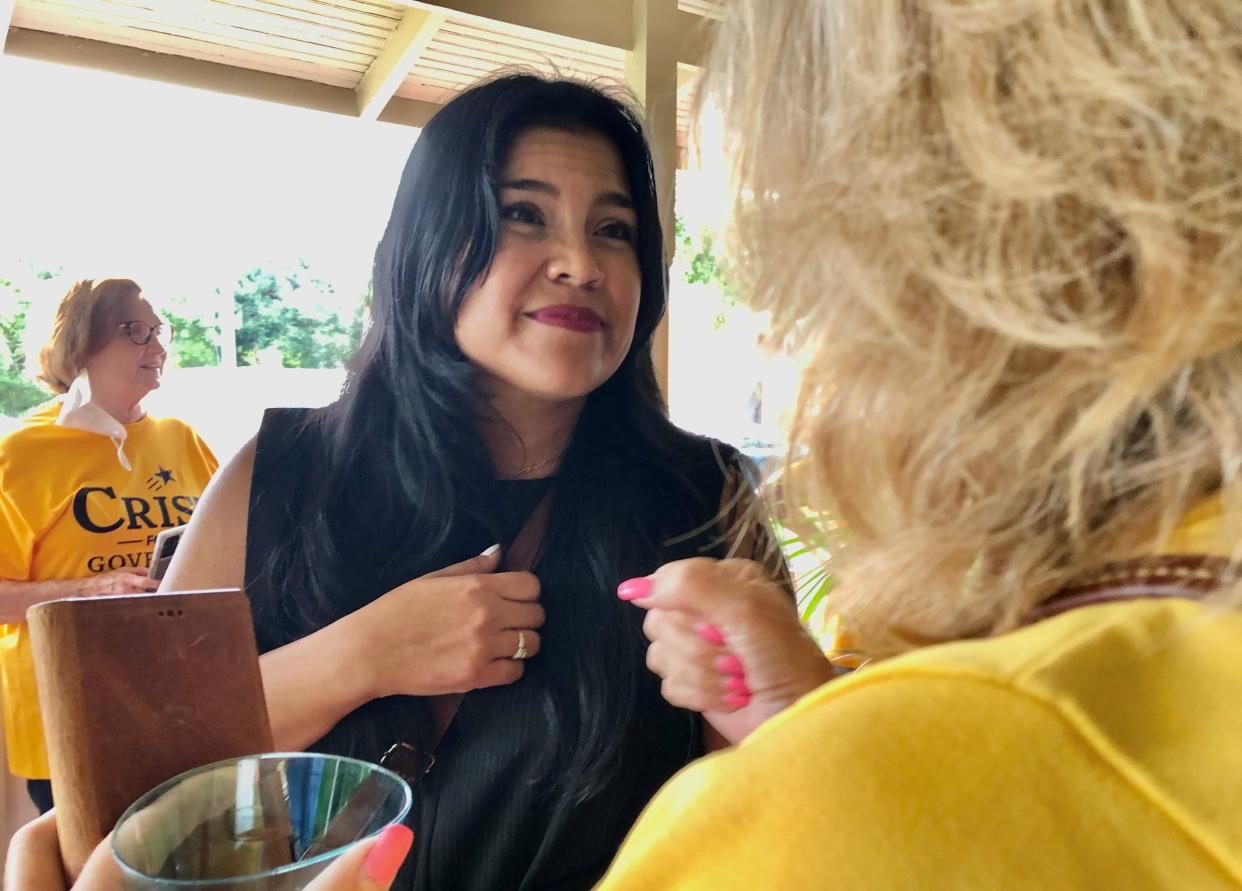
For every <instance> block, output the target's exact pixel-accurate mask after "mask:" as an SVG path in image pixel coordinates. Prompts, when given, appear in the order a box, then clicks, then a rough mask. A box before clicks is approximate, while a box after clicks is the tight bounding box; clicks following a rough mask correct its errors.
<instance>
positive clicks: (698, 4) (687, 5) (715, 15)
mask: <svg viewBox="0 0 1242 891" xmlns="http://www.w3.org/2000/svg"><path fill="white" fill-rule="evenodd" d="M677 8H678V9H680V10H681V11H682V12H690V13H694V14H695V15H701V16H705V17H706V18H709V19H720V18H724V3H722V2H721V0H677Z"/></svg>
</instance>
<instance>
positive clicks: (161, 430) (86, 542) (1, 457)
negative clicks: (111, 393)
mask: <svg viewBox="0 0 1242 891" xmlns="http://www.w3.org/2000/svg"><path fill="white" fill-rule="evenodd" d="M59 410H60V406H59V403H57V402H52V403H49V404H47V405H45V406H42V407H41V408H40V409H38V410H36V412H35V413H33V414H32V415H31V416H30V417H29V418H28V419H27V424H26V426H24V427H22V428H21V429H19V430H16V431H14V432H13V433H11V434H9V435H8V436H7V437H5V438H4V439H2V440H0V578H2V579H9V580H13V581H48V580H53V579H76V578H84V577H87V576H90V575H94V574H97V573H102V572H107V571H108V570H113V569H132V568H135V567H141V568H143V569H146V568H148V566H149V564H150V560H151V548H152V545H153V544H154V543H155V535H156V533H157V532H159V531H160V530H161V529H166V528H169V527H172V526H179V525H181V524H182V523H185V522H187V521H188V520H189V519H190V514H191V513H192V512H193V510H194V505H195V503H196V502H197V501H198V498H199V496H200V495H201V494H202V492H203V489H204V488H205V487H206V485H207V481H208V480H209V479H210V478H211V475H212V474H213V473H214V472H215V470H216V466H217V462H216V459H215V456H214V455H212V453H211V450H210V449H208V448H207V445H206V444H205V443H204V442H203V441H202V440H201V439H199V437H198V435H197V434H196V433H195V432H194V431H193V430H192V429H191V428H190V427H189V426H188V425H186V424H185V423H184V422H182V421H178V420H176V419H173V418H164V419H159V420H157V419H155V418H151V417H149V416H148V417H145V418H143V419H142V420H140V421H137V422H135V423H133V424H127V425H126V430H127V438H126V440H125V454H126V457H128V459H129V462H130V465H131V467H132V468H133V470H132V471H127V470H125V469H123V468H122V467H121V465H120V462H119V461H118V460H117V457H116V447H115V446H113V444H112V442H111V441H110V440H109V439H108V438H107V437H105V436H101V435H99V434H96V433H87V432H85V431H82V430H75V429H72V428H69V427H58V426H56V425H55V424H54V422H55V420H56V416H57V414H58V413H59ZM0 681H2V682H3V687H4V733H5V743H6V745H7V747H8V752H9V769H10V770H11V771H12V772H13V773H15V774H17V775H18V776H22V777H27V778H31V779H42V778H46V777H47V776H48V767H47V752H46V749H45V746H44V742H43V728H42V724H41V722H40V718H39V706H38V694H37V690H36V687H35V676H34V662H33V658H32V656H31V651H30V637H29V634H28V633H27V629H26V624H25V623H24V622H19V623H13V624H7V625H5V624H0Z"/></svg>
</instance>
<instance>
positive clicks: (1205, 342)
mask: <svg viewBox="0 0 1242 891" xmlns="http://www.w3.org/2000/svg"><path fill="white" fill-rule="evenodd" d="M1240 40H1242V7H1240V6H1239V4H1238V3H1237V0H1184V2H1177V0H743V2H739V3H737V4H736V7H735V9H734V10H733V14H732V16H731V18H730V19H729V21H728V22H726V23H725V24H724V25H723V26H722V28H721V31H720V37H719V42H718V44H717V47H716V50H715V53H714V56H713V59H712V62H711V65H710V67H709V76H708V79H707V88H706V92H705V97H706V101H707V103H708V107H709V108H710V107H712V106H718V107H719V108H720V109H721V111H722V112H723V115H724V123H725V133H726V134H728V136H726V146H725V147H726V149H727V155H728V158H729V160H730V164H731V172H732V174H733V184H734V189H735V191H734V194H733V205H734V212H733V215H732V218H731V220H730V232H729V235H730V245H731V253H732V256H734V257H735V258H736V259H737V263H736V266H737V270H738V277H739V280H740V281H739V284H740V285H741V286H742V289H743V293H745V294H747V295H748V297H749V298H750V300H751V301H752V302H753V303H754V304H755V305H756V306H757V307H758V308H760V309H766V310H770V311H771V313H772V317H773V320H774V325H775V327H776V329H777V333H779V334H780V335H781V336H783V337H786V338H789V339H791V340H792V341H793V342H794V343H795V344H797V345H798V346H799V347H801V348H802V349H803V350H804V351H805V355H806V356H807V358H808V368H807V373H806V377H805V382H804V387H803V391H802V394H801V401H800V412H799V420H798V423H797V425H796V429H795V431H794V442H795V447H797V446H807V447H809V450H810V455H811V459H812V464H813V466H814V469H815V473H814V474H813V477H814V482H813V483H812V485H813V487H814V489H813V491H812V492H811V493H809V494H810V497H811V499H812V501H813V502H814V503H817V504H823V505H824V506H826V507H828V508H829V509H831V510H832V511H834V512H835V513H836V514H837V515H838V516H839V518H840V519H841V520H843V521H844V522H845V524H846V525H847V526H848V527H849V529H850V530H851V535H852V540H851V546H850V560H849V561H848V562H847V563H845V564H844V566H843V571H844V574H845V575H844V582H845V583H844V584H843V585H842V586H841V587H840V588H839V591H840V596H839V598H838V601H837V607H838V608H839V609H841V610H842V611H843V612H844V613H845V614H846V616H847V618H848V620H849V621H850V623H851V624H852V626H853V627H854V629H855V630H856V631H858V633H859V634H860V635H861V636H862V637H863V639H864V641H865V645H866V646H869V647H870V648H871V649H873V650H874V651H876V652H894V651H898V650H901V649H904V648H908V647H910V646H914V645H917V644H918V643H921V642H925V641H930V640H940V639H949V638H956V637H962V636H967V635H974V634H987V633H995V632H997V631H1000V630H1004V629H1006V628H1009V627H1012V626H1013V625H1014V624H1015V623H1016V622H1017V621H1018V620H1019V619H1020V617H1021V616H1022V615H1023V614H1024V613H1026V612H1027V611H1028V610H1029V608H1030V607H1031V606H1032V605H1033V604H1034V603H1036V602H1038V601H1039V600H1040V599H1042V598H1044V597H1046V596H1047V595H1048V594H1049V593H1051V592H1053V591H1055V590H1057V589H1058V588H1059V587H1061V586H1062V585H1064V584H1065V583H1066V582H1067V581H1068V580H1070V579H1072V578H1073V577H1075V576H1076V575H1079V574H1080V573H1082V572H1084V571H1086V570H1088V569H1090V568H1092V567H1095V566H1098V565H1099V564H1100V563H1102V562H1105V561H1107V560H1110V559H1115V558H1122V557H1127V556H1133V555H1135V554H1136V553H1141V552H1143V551H1144V550H1145V549H1148V548H1150V547H1152V546H1153V544H1154V543H1155V542H1157V541H1158V540H1159V539H1160V538H1161V537H1162V536H1163V534H1165V533H1166V532H1167V530H1168V529H1169V528H1170V527H1171V526H1172V524H1174V523H1175V522H1176V519H1177V517H1178V515H1179V514H1180V513H1181V512H1182V510H1183V509H1184V508H1185V506H1186V505H1187V504H1189V503H1190V502H1191V501H1192V500H1194V499H1196V498H1198V497H1201V496H1202V495H1203V494H1205V493H1206V492H1209V491H1211V490H1212V489H1213V488H1215V487H1218V486H1227V485H1228V484H1229V483H1230V482H1232V481H1233V480H1234V478H1235V477H1236V475H1237V472H1238V464H1239V460H1240V459H1242V51H1240V49H1239V41H1240ZM1235 488H1236V487H1235ZM1226 492H1227V493H1228V492H1229V490H1226Z"/></svg>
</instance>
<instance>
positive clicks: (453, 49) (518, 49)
mask: <svg viewBox="0 0 1242 891" xmlns="http://www.w3.org/2000/svg"><path fill="white" fill-rule="evenodd" d="M428 50H430V51H439V52H444V53H458V54H463V55H465V54H469V55H474V56H481V57H484V58H487V57H491V58H496V57H503V58H509V59H527V58H551V59H572V60H574V61H575V62H578V63H580V64H582V65H584V66H587V67H590V68H597V69H600V70H606V71H624V70H625V59H624V57H619V58H609V57H607V56H591V55H586V54H582V53H573V52H568V51H566V50H565V49H563V48H561V47H557V46H554V45H550V44H544V45H534V44H523V43H519V42H517V41H516V40H514V39H513V38H512V37H510V38H509V39H487V38H483V37H480V36H477V35H474V34H463V33H460V32H457V31H453V30H449V29H447V28H445V29H443V30H442V31H441V33H440V34H439V35H437V37H436V40H435V41H434V42H433V43H432V45H431V46H430V47H428Z"/></svg>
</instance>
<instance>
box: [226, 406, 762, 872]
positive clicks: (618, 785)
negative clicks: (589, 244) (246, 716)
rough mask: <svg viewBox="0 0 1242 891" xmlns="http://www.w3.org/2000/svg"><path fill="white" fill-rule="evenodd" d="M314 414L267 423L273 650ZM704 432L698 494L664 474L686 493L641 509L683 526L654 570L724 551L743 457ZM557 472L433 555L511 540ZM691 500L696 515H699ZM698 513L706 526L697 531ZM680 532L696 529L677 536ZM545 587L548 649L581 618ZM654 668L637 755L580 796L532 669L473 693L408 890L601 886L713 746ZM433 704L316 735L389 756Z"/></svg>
mask: <svg viewBox="0 0 1242 891" xmlns="http://www.w3.org/2000/svg"><path fill="white" fill-rule="evenodd" d="M312 418H313V413H311V412H309V411H306V410H297V409H272V410H269V411H268V412H267V413H266V415H265V417H264V420H263V425H262V427H261V429H260V432H259V436H258V441H257V448H256V452H255V464H254V473H253V477H252V481H251V492H250V507H249V527H248V533H247V539H246V574H245V577H246V590H247V592H248V593H249V595H250V597H251V599H252V601H253V602H254V604H255V622H256V636H257V638H258V642H259V649H260V651H261V652H266V651H268V650H271V649H275V648H276V647H279V646H283V645H284V644H286V643H288V642H290V640H293V639H296V638H297V637H298V636H299V635H298V634H297V633H296V632H294V631H292V630H291V623H290V621H289V620H288V619H287V618H286V617H285V616H284V614H283V613H282V612H281V611H280V610H278V609H271V608H269V607H268V606H267V605H268V604H270V603H272V602H273V601H274V600H278V599H279V597H280V596H281V595H283V594H288V595H289V596H295V592H284V591H282V590H281V588H280V580H279V579H278V578H275V577H274V576H275V575H276V573H275V572H274V571H273V570H272V561H271V555H272V554H273V553H275V552H276V551H277V550H278V549H279V548H281V547H282V545H284V544H285V543H286V542H287V541H288V540H289V537H290V533H291V531H292V530H293V529H294V528H295V524H297V523H298V522H299V518H300V514H301V510H302V508H303V506H304V503H305V500H306V495H307V493H308V491H309V489H310V487H311V486H313V484H314V479H315V473H316V468H317V467H318V466H320V464H321V462H322V461H323V460H324V456H325V454H326V442H325V441H324V433H323V430H322V428H321V427H319V426H317V425H316V424H314V423H310V420H311V419H312ZM698 443H699V446H698V448H699V451H701V459H699V458H696V459H695V461H694V465H695V466H694V468H693V472H692V473H691V474H689V477H690V478H689V479H688V481H687V483H688V485H689V487H690V488H689V490H688V492H689V497H688V498H687V497H686V493H684V492H683V493H681V495H680V496H676V495H674V494H672V493H669V492H668V491H667V490H664V491H665V496H664V497H665V498H666V499H668V498H672V497H680V498H681V499H682V503H678V504H672V503H665V504H654V505H652V512H651V516H650V517H648V518H636V523H637V524H642V523H644V522H645V523H648V524H649V523H650V522H651V518H652V517H661V516H677V517H678V518H679V519H678V520H677V522H676V523H675V524H674V528H671V529H670V528H664V529H663V530H662V531H663V532H664V533H665V537H664V538H662V539H660V540H661V541H667V540H670V539H678V538H679V539H680V540H679V541H678V543H674V544H668V545H664V546H663V547H662V550H663V553H662V554H661V555H660V559H659V560H658V561H657V562H656V564H655V565H652V566H648V567H636V571H635V572H634V573H633V574H635V575H638V574H644V573H649V572H652V571H654V570H655V569H656V568H657V566H658V565H660V564H662V563H664V562H668V561H670V560H677V559H682V558H686V557H691V556H702V555H705V554H706V555H709V556H720V555H721V551H722V546H721V536H720V534H719V529H718V527H717V526H716V524H715V520H716V514H717V512H718V509H719V506H720V502H721V494H722V491H723V486H724V471H723V470H722V469H721V468H722V466H728V464H729V463H731V462H732V461H735V460H737V454H736V452H734V451H732V450H731V449H728V448H727V447H724V446H721V445H720V444H718V443H714V442H712V441H708V440H700V441H698ZM552 482H553V481H552V480H529V481H510V482H504V483H501V484H500V485H499V488H498V491H499V497H498V499H497V503H496V504H495V505H494V513H495V515H494V516H493V517H491V518H490V520H491V522H490V524H489V525H490V526H491V529H490V530H489V529H487V528H484V526H483V525H482V524H480V523H477V522H474V521H471V520H462V521H459V522H457V523H456V524H455V525H454V526H453V527H452V528H451V529H450V531H449V543H448V545H447V546H446V547H445V548H444V551H443V553H441V554H440V555H438V556H437V558H436V560H435V561H434V562H435V563H436V564H437V565H438V566H445V565H449V564H451V563H455V562H458V561H460V560H463V559H466V558H468V557H472V556H474V555H477V554H478V553H480V552H481V551H482V550H483V549H484V548H486V547H488V546H490V545H491V544H493V543H495V537H496V530H499V531H500V535H501V539H502V540H501V543H502V544H507V543H508V542H509V541H510V540H512V538H513V537H514V536H515V535H516V534H517V532H518V530H519V529H520V528H521V526H522V524H523V523H524V522H525V520H526V518H527V517H528V516H529V514H530V512H531V511H532V510H533V509H534V507H535V505H536V504H537V503H538V502H539V500H540V498H541V497H542V496H543V494H544V493H545V492H546V491H547V490H548V488H549V486H551V485H552ZM685 501H689V502H691V503H693V504H694V509H693V510H691V511H689V512H687V509H686V505H685V503H684V502H685ZM694 514H697V518H696V519H688V518H690V517H691V516H692V515H694ZM696 527H697V534H690V533H694V532H695V530H696ZM641 532H642V530H641V529H636V533H641ZM678 532H680V533H687V534H684V535H681V536H677V535H676V533H678ZM669 533H673V534H672V535H670V534H669ZM555 556H556V555H555V554H549V553H548V552H547V551H546V550H545V551H544V553H543V554H542V556H541V558H540V562H539V563H537V564H536V566H535V569H534V572H535V574H536V575H537V576H538V575H540V572H539V566H540V565H542V564H544V563H545V561H547V560H549V559H555ZM423 557H424V558H425V555H423ZM417 562H418V565H419V570H418V571H415V570H414V563H413V562H411V566H410V567H409V568H408V569H403V568H402V567H397V568H396V569H395V570H393V572H392V574H391V575H390V576H389V577H388V578H387V579H385V580H384V581H382V582H380V583H378V584H377V583H375V582H374V581H372V582H370V583H366V584H367V585H368V586H369V587H370V588H372V590H365V591H361V592H350V593H349V602H351V603H358V602H362V603H366V602H369V601H370V600H373V599H375V598H376V597H379V596H381V595H383V594H384V593H386V592H387V591H388V590H391V589H392V588H394V587H396V586H397V585H399V584H401V583H403V582H405V581H408V580H409V579H411V578H414V577H416V576H417V575H421V574H422V573H423V572H426V571H428V570H427V569H425V568H422V567H424V566H425V565H426V560H425V559H420V560H418V561H417ZM620 581H622V580H621V579H618V580H617V582H620ZM541 602H542V603H543V606H544V608H545V610H546V611H547V614H548V624H547V625H546V626H545V629H544V630H545V636H544V643H545V650H546V649H547V647H548V646H551V645H554V644H555V643H556V642H557V641H555V640H553V639H552V638H551V635H552V634H558V635H561V636H563V638H565V639H566V640H568V639H569V638H570V637H571V636H572V635H573V631H574V629H573V628H570V627H565V626H564V625H561V626H556V625H555V618H556V615H557V604H556V603H555V602H549V599H548V598H547V597H546V596H545V597H544V599H542V601H541ZM641 613H642V611H641V610H639V609H633V610H632V611H631V612H630V613H629V614H628V615H629V616H630V617H631V618H628V619H627V620H626V621H632V627H631V628H628V629H618V630H617V633H618V634H621V633H626V634H632V635H635V636H636V639H637V635H640V634H641V621H642V615H641ZM553 627H556V628H557V630H556V631H553V630H552V628H553ZM541 655H542V654H541ZM643 658H644V653H643V651H642V648H641V645H636V646H635V647H634V648H633V659H634V660H636V663H637V664H639V665H641V664H642V660H643ZM643 676H644V678H645V682H644V684H643V686H642V688H641V689H640V690H639V691H638V696H639V701H638V703H637V707H636V710H635V715H636V716H637V719H636V720H634V721H632V722H629V725H628V726H627V738H626V740H625V751H626V755H627V759H626V762H625V763H626V766H625V768H624V769H623V770H618V771H617V772H615V775H611V776H610V777H609V779H608V781H607V782H606V784H605V788H604V789H603V791H601V792H600V793H599V794H597V795H595V796H594V797H592V798H590V799H588V800H587V801H585V802H583V803H574V802H573V801H566V800H565V799H564V797H563V796H559V797H558V796H550V795H548V794H547V790H546V782H547V781H546V779H543V780H541V779H540V777H541V776H542V777H546V774H545V773H544V772H543V771H544V767H545V762H543V761H541V758H540V756H541V755H543V754H544V753H545V751H546V750H547V748H548V745H549V738H550V737H549V734H550V732H551V731H550V727H549V722H548V718H547V716H546V712H545V711H544V706H543V701H542V700H540V698H539V695H538V693H539V691H538V689H537V688H536V686H535V685H534V683H532V682H530V679H531V674H530V672H529V670H528V674H527V675H526V676H525V677H523V678H522V679H521V680H519V681H518V682H517V683H514V684H511V685H508V686H502V687H494V688H487V689H481V690H473V691H471V692H470V693H468V694H466V695H465V696H464V697H463V699H462V703H461V706H460V708H459V709H458V711H457V714H456V716H455V717H454V719H453V721H452V723H451V725H450V726H449V728H448V731H447V733H446V734H445V736H444V738H443V739H442V740H441V741H440V744H439V746H438V747H437V749H436V765H435V767H434V769H433V770H432V771H431V772H430V773H429V774H428V775H427V776H425V777H423V778H422V779H421V780H420V781H419V782H418V783H417V784H416V786H415V793H414V807H413V809H412V810H411V813H410V816H409V818H408V819H407V824H408V825H409V826H410V827H411V828H412V829H413V830H414V850H413V853H412V855H411V856H410V857H409V858H408V859H407V861H406V864H405V866H404V867H403V869H402V871H401V874H400V875H399V876H398V877H397V881H396V882H395V883H394V885H393V888H394V889H395V891H415V889H416V891H455V889H469V891H502V889H522V891H527V889H531V891H533V889H548V891H553V889H555V891H570V889H587V888H591V887H593V886H594V885H595V884H596V882H597V881H598V880H599V879H600V878H601V877H602V875H603V873H604V871H605V870H606V869H607V867H608V864H609V863H610V862H611V860H612V858H613V856H614V854H615V853H616V851H617V849H618V847H620V844H621V842H622V840H623V839H624V837H625V834H626V833H627V831H628V830H629V828H630V826H631V825H632V824H633V823H634V821H635V820H636V819H637V817H638V815H639V813H640V812H641V810H642V808H643V807H644V806H645V805H646V803H647V802H648V800H649V799H650V798H651V797H652V796H653V795H654V794H655V792H656V791H657V790H658V789H659V787H660V786H661V785H662V784H663V783H664V782H665V781H666V780H668V779H669V778H670V777H671V776H672V775H673V774H674V773H675V772H676V771H678V770H679V769H680V768H681V767H683V766H684V765H685V764H687V763H689V762H690V761H692V760H694V759H695V758H697V757H699V756H700V755H701V754H702V723H701V720H700V718H699V716H698V715H697V714H695V713H692V712H687V711H684V710H681V709H676V708H673V707H672V706H670V705H669V704H668V703H666V702H665V701H664V699H663V698H662V697H661V696H660V689H659V679H658V678H657V677H656V676H655V675H653V674H650V673H648V672H645V670H644V672H643ZM420 705H421V708H420V707H419V706H420ZM428 720H429V717H428V713H427V712H426V710H425V704H423V703H421V700H419V699H418V698H417V697H389V698H388V699H384V700H377V701H375V702H372V703H369V704H368V705H366V706H363V707H362V708H360V709H358V710H357V711H355V712H354V713H352V714H351V715H348V716H346V717H345V718H344V719H342V721H341V722H340V723H339V724H338V725H337V726H336V727H335V728H334V729H333V730H332V731H331V732H329V734H328V735H327V736H325V737H324V739H322V740H320V741H319V742H317V743H316V744H314V745H312V746H310V747H308V748H309V749H310V750H312V751H322V752H329V753H334V754H343V755H351V756H353V757H360V758H364V759H367V760H372V761H376V760H378V759H379V757H380V756H381V755H382V754H383V752H384V751H385V750H386V749H387V747H388V746H389V745H391V744H392V743H394V742H398V741H401V740H403V739H404V740H407V741H408V740H411V739H413V738H416V735H415V734H414V729H415V728H412V727H410V726H409V725H410V724H412V723H414V724H416V723H418V722H420V721H422V722H426V721H428ZM419 729H420V730H425V727H423V728H419ZM631 756H632V757H631Z"/></svg>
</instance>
